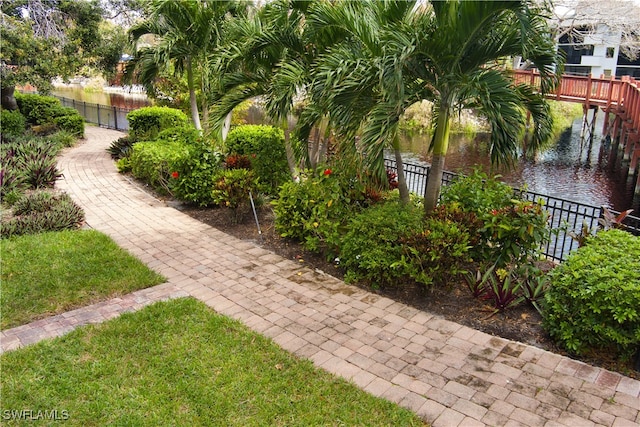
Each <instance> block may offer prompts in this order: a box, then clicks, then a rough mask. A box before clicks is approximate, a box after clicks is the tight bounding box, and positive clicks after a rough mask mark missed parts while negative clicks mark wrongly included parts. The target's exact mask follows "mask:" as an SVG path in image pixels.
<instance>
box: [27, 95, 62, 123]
mask: <svg viewBox="0 0 640 427" xmlns="http://www.w3.org/2000/svg"><path fill="white" fill-rule="evenodd" d="M15 97H16V101H17V102H18V108H20V112H21V113H22V115H23V116H24V117H25V119H26V120H27V123H29V124H31V125H43V124H46V123H53V119H54V118H55V117H58V116H62V115H64V110H63V107H62V104H61V103H60V100H59V99H57V98H54V97H52V96H43V95H36V94H23V93H18V92H16V94H15ZM61 111H62V113H61Z"/></svg>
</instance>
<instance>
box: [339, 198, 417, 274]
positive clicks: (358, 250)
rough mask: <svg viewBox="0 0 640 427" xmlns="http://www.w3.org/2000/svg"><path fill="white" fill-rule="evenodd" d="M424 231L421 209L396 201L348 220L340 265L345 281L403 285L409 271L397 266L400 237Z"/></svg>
mask: <svg viewBox="0 0 640 427" xmlns="http://www.w3.org/2000/svg"><path fill="white" fill-rule="evenodd" d="M421 230H422V210H421V209H419V208H417V207H416V206H414V205H411V204H410V205H403V204H401V203H399V202H398V201H397V200H392V201H388V202H386V203H380V204H376V205H373V206H370V207H368V208H366V209H364V210H362V212H360V213H359V214H357V215H356V216H355V217H353V218H352V219H351V220H350V221H349V225H348V231H347V233H346V234H345V235H344V236H343V237H342V239H341V244H340V255H339V256H340V265H341V266H342V267H344V268H345V269H346V275H345V280H347V281H349V282H353V281H359V280H366V281H367V282H369V283H370V284H371V285H373V286H393V285H398V283H401V280H402V278H404V277H406V272H405V270H404V269H403V268H402V266H401V265H400V264H399V263H398V261H400V259H401V258H402V255H403V246H402V244H401V243H400V240H399V239H401V238H403V237H406V236H409V235H413V234H416V233H419V232H420V231H421Z"/></svg>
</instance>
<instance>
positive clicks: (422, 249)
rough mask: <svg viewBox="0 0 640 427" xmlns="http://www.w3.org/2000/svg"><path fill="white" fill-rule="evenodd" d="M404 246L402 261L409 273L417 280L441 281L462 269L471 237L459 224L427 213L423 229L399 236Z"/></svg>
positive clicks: (450, 277) (443, 282)
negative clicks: (412, 233)
mask: <svg viewBox="0 0 640 427" xmlns="http://www.w3.org/2000/svg"><path fill="white" fill-rule="evenodd" d="M401 241H402V243H403V248H404V258H403V262H402V263H403V265H404V267H405V269H406V270H407V273H408V275H409V277H411V278H412V279H414V280H415V281H416V282H418V283H422V284H424V285H427V286H428V285H431V284H433V283H439V284H445V283H447V281H448V280H450V279H452V278H453V277H454V276H456V275H458V274H462V273H464V272H465V269H464V267H465V264H466V263H468V262H469V261H471V256H470V254H469V249H470V248H471V241H472V238H471V236H470V234H469V231H468V230H467V229H466V227H465V226H464V225H463V224H458V223H456V222H453V221H450V220H447V219H441V218H438V217H434V216H430V217H428V218H427V219H426V221H425V224H424V231H422V232H421V233H418V234H415V235H412V236H410V237H407V238H403V239H401Z"/></svg>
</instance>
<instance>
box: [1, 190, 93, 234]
mask: <svg viewBox="0 0 640 427" xmlns="http://www.w3.org/2000/svg"><path fill="white" fill-rule="evenodd" d="M83 222H84V211H83V210H82V208H81V207H80V206H78V205H77V204H76V203H75V202H74V201H73V200H71V197H69V195H68V194H66V193H58V194H54V193H50V192H44V191H39V192H34V193H31V194H27V195H25V196H23V197H22V198H20V199H18V200H17V201H16V202H15V204H14V205H13V216H11V217H9V218H7V219H4V218H3V220H2V222H0V235H1V236H2V238H8V237H11V236H19V235H23V234H36V233H42V232H45V231H60V230H67V229H74V228H78V227H80V225H82V223H83Z"/></svg>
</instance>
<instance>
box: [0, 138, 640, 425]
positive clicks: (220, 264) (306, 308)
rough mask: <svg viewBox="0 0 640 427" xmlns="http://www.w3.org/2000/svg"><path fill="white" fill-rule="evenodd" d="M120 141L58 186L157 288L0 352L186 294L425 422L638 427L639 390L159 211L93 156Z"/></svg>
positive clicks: (80, 160) (72, 154) (74, 167)
mask: <svg viewBox="0 0 640 427" xmlns="http://www.w3.org/2000/svg"><path fill="white" fill-rule="evenodd" d="M122 135H123V134H122V133H120V132H116V131H111V130H107V129H102V128H97V127H89V126H88V127H87V129H86V141H84V142H82V143H80V144H79V145H78V146H76V147H75V148H73V149H71V150H68V151H66V152H65V154H64V155H63V156H62V157H61V159H60V164H59V167H60V169H62V172H63V173H64V180H62V181H61V182H60V183H59V188H61V189H62V190H64V191H66V192H68V193H69V194H70V195H71V196H72V197H73V199H74V200H76V201H77V202H78V203H79V204H80V205H81V206H82V207H83V208H84V209H85V212H86V219H87V224H88V225H89V226H90V227H92V228H95V229H97V230H100V231H102V232H104V233H106V234H107V235H109V236H110V237H111V238H113V239H114V240H115V241H116V242H117V243H118V244H119V245H120V246H121V247H123V248H125V249H127V250H128V251H129V252H131V253H132V254H134V255H135V256H137V257H138V258H139V259H141V260H142V261H143V262H145V263H146V264H147V265H148V266H149V267H150V268H152V269H154V270H156V271H157V272H159V273H161V274H163V275H164V276H165V277H167V278H168V282H167V283H164V284H161V285H158V286H155V287H153V288H149V289H144V290H140V291H137V292H134V293H132V294H129V295H126V296H124V297H122V298H115V299H113V300H109V301H105V302H102V303H98V304H95V305H92V306H89V307H84V308H81V309H78V310H74V311H71V312H68V313H64V314H61V315H58V316H54V317H51V318H47V319H43V320H39V321H37V322H33V323H31V324H28V325H23V326H19V327H17V328H13V329H9V330H5V331H2V332H1V333H0V340H1V343H0V344H1V348H2V351H8V350H12V349H15V348H19V347H22V346H24V345H28V344H31V343H34V342H37V341H39V340H41V339H44V338H50V337H54V336H59V335H62V334H64V333H66V332H68V331H70V330H72V329H73V328H75V327H77V326H80V325H83V324H87V323H95V322H101V321H104V320H106V319H109V318H112V317H115V316H117V315H118V314H120V313H122V312H124V311H131V310H137V309H139V308H140V307H142V306H144V305H147V304H150V303H152V302H154V301H158V300H162V299H168V298H176V297H183V296H192V297H195V298H198V299H199V300H201V301H203V302H205V303H206V304H207V305H209V306H210V307H212V308H213V309H214V310H215V311H217V312H219V313H221V314H224V315H227V316H230V317H232V318H235V319H238V320H240V321H242V322H243V323H244V324H246V325H247V326H248V327H249V328H251V329H253V330H254V331H257V332H259V333H261V334H263V335H265V336H268V337H270V338H272V339H273V340H274V341H275V342H276V343H277V344H279V345H280V346H281V347H282V348H284V349H286V350H288V351H290V352H292V353H294V354H296V355H298V356H299V357H303V358H307V359H310V360H312V361H313V362H314V363H315V364H316V365H317V366H319V367H321V368H323V369H325V370H327V371H329V372H332V373H334V374H336V375H339V376H341V377H344V378H346V379H348V380H351V381H352V382H353V383H355V384H356V385H358V386H359V387H361V388H362V389H364V390H366V391H368V392H370V393H372V394H374V395H376V396H381V397H383V398H386V399H388V400H391V401H393V402H396V403H399V404H400V405H401V406H403V407H406V408H408V409H410V410H412V411H414V412H416V413H417V414H418V415H420V416H421V417H422V418H423V419H424V420H425V421H427V422H429V423H432V424H433V425H434V426H436V427H437V426H463V425H464V426H476V425H477V426H483V425H504V426H520V425H523V426H563V425H564V426H595V425H605V426H616V427H617V426H638V425H640V381H637V380H634V379H632V378H629V377H626V376H623V375H620V374H618V373H615V372H610V371H607V370H604V369H601V368H596V367H593V366H590V365H588V364H585V363H582V362H579V361H575V360H572V359H569V358H566V357H563V356H560V355H556V354H554V353H550V352H547V351H544V350H541V349H539V348H536V347H532V346H528V345H525V344H521V343H518V342H513V341H509V340H506V339H503V338H499V337H494V336H491V335H488V334H485V333H483V332H479V331H476V330H474V329H471V328H468V327H466V326H462V325H459V324H456V323H453V322H450V321H447V320H445V319H442V318H440V317H438V316H434V315H432V314H429V313H427V312H423V311H420V310H417V309H415V308H412V307H409V306H407V305H404V304H401V303H399V302H395V301H393V300H391V299H388V298H385V297H381V296H379V295H376V294H373V293H370V292H366V291H364V290H361V289H359V288H356V287H352V286H348V285H345V284H344V283H343V282H342V281H340V280H338V279H336V278H334V277H332V276H329V275H325V274H323V273H321V272H319V271H313V270H310V269H308V268H307V267H304V266H302V265H300V264H299V263H296V262H294V261H292V260H287V259H284V258H282V257H280V256H278V255H276V254H274V253H272V252H269V251H267V250H265V249H263V248H260V247H259V246H257V245H255V244H253V243H251V242H246V241H241V240H239V239H236V238H234V237H232V236H229V235H227V234H225V233H223V232H221V231H219V230H217V229H215V228H212V227H209V226H207V225H204V224H202V223H200V222H198V221H196V220H195V219H192V218H190V217H189V216H187V215H185V214H183V213H181V212H179V211H178V210H176V209H173V208H171V207H168V206H166V205H165V204H164V203H163V202H161V201H158V200H156V199H155V198H153V197H151V196H150V195H148V194H146V193H145V192H143V191H141V190H140V189H139V188H138V187H136V186H135V185H133V184H132V183H130V182H128V181H127V180H126V179H125V178H124V177H123V176H122V175H120V174H118V172H117V170H116V167H115V165H114V163H113V161H112V160H111V159H110V157H109V155H108V153H107V152H106V150H105V149H106V148H107V147H108V146H109V144H110V143H111V141H113V140H115V139H117V138H119V137H120V136H122Z"/></svg>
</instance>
